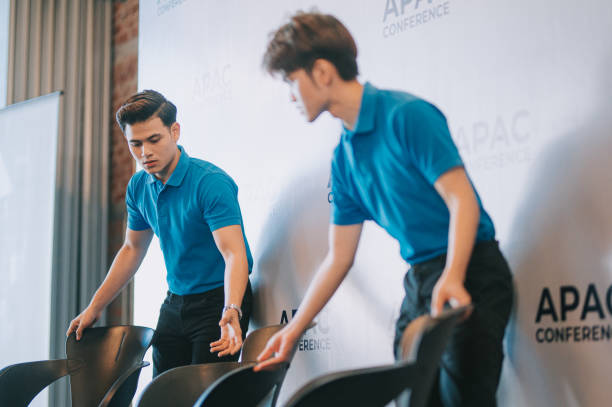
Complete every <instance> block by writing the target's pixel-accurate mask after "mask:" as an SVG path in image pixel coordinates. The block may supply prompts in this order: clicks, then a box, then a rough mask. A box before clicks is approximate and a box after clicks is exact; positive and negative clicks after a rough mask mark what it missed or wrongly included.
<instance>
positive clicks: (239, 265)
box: [224, 254, 249, 307]
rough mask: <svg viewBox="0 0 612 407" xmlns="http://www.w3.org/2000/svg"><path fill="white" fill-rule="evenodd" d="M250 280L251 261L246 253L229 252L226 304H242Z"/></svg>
mask: <svg viewBox="0 0 612 407" xmlns="http://www.w3.org/2000/svg"><path fill="white" fill-rule="evenodd" d="M248 281H249V263H248V260H247V257H246V254H241V255H233V254H229V255H228V256H227V257H226V258H225V276H224V285H225V288H224V292H225V305H229V304H235V305H237V306H239V307H240V306H241V304H242V298H243V297H244V292H245V291H246V287H247V283H248Z"/></svg>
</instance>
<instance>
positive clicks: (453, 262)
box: [444, 191, 480, 281]
mask: <svg viewBox="0 0 612 407" xmlns="http://www.w3.org/2000/svg"><path fill="white" fill-rule="evenodd" d="M469 192H470V193H465V194H462V195H459V196H457V197H455V198H454V199H452V201H451V202H449V205H448V209H449V213H450V221H449V231H448V252H447V256H446V267H445V271H444V272H445V273H446V274H451V275H453V276H454V277H456V278H460V279H461V281H464V280H465V272H466V270H467V266H468V263H469V261H470V257H471V254H472V249H473V248H474V242H475V240H476V233H477V231H478V222H479V219H480V208H479V206H478V202H477V201H476V198H475V197H474V195H473V193H471V191H469Z"/></svg>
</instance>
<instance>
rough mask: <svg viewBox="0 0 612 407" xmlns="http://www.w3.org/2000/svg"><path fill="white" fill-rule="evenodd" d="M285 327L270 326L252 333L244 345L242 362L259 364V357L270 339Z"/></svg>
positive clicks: (241, 356) (241, 355)
mask: <svg viewBox="0 0 612 407" xmlns="http://www.w3.org/2000/svg"><path fill="white" fill-rule="evenodd" d="M284 326H285V325H269V326H264V327H263V328H259V329H256V330H254V331H252V332H250V333H249V334H248V335H247V337H246V339H245V340H244V344H243V345H242V352H241V354H240V361H241V362H257V356H259V354H260V353H261V352H262V351H263V350H264V348H265V347H266V344H267V343H268V339H270V338H271V337H272V335H274V334H275V333H277V332H278V331H280V330H281V329H282V328H283V327H284Z"/></svg>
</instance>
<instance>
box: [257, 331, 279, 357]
mask: <svg viewBox="0 0 612 407" xmlns="http://www.w3.org/2000/svg"><path fill="white" fill-rule="evenodd" d="M275 348H278V346H277V345H276V337H274V336H273V337H272V338H270V340H269V341H268V343H267V344H266V347H265V348H264V350H262V351H261V353H260V354H259V355H258V356H257V361H258V362H262V361H264V360H267V359H269V358H270V357H271V356H272V355H273V354H274V352H275Z"/></svg>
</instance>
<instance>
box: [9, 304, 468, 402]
mask: <svg viewBox="0 0 612 407" xmlns="http://www.w3.org/2000/svg"><path fill="white" fill-rule="evenodd" d="M466 312H469V310H468V309H467V308H460V309H456V310H449V311H446V312H444V313H442V314H441V315H440V316H438V317H435V318H434V317H430V316H427V315H424V316H422V317H420V318H418V319H416V320H415V321H413V322H412V323H411V324H410V325H408V327H407V328H406V330H405V332H404V334H403V337H402V341H401V344H400V347H401V349H400V352H401V355H402V361H400V362H396V363H392V364H388V365H383V366H376V367H371V368H363V369H353V370H345V371H340V372H334V373H330V374H326V375H323V376H320V377H317V378H315V379H313V380H311V381H310V382H308V383H307V384H306V385H304V386H303V387H302V388H301V389H299V390H298V391H297V392H296V393H295V394H294V395H293V396H292V397H291V398H289V400H288V401H287V402H286V403H285V406H286V407H305V406H317V407H326V406H330V407H332V406H334V407H336V406H381V407H382V406H385V405H387V404H388V403H389V402H391V401H392V400H394V399H395V400H396V402H397V404H398V405H400V406H410V407H420V406H424V405H425V404H426V402H427V397H428V395H429V393H430V389H431V386H432V383H433V382H434V378H435V374H436V372H437V369H438V364H439V361H440V358H441V356H442V353H443V351H444V348H445V347H446V344H447V343H448V340H449V338H450V336H451V333H452V330H453V328H454V327H455V325H456V324H457V323H459V321H460V320H461V318H462V317H463V316H464V315H465V314H466ZM281 328H282V325H273V326H267V327H264V328H260V329H257V330H254V331H252V332H251V333H249V335H248V336H247V338H246V340H245V341H244V345H243V347H242V351H241V357H240V361H239V362H222V363H208V364H199V365H189V366H183V367H178V368H175V369H170V370H168V371H166V372H164V373H162V374H161V375H159V376H158V377H156V378H155V379H154V380H153V381H152V382H151V383H149V384H148V386H147V387H146V388H145V389H144V391H143V393H142V395H141V398H140V401H139V403H138V407H160V406H173V407H183V406H184V407H192V406H193V407H201V406H209V407H210V406H221V405H223V406H224V407H225V406H245V407H248V406H253V407H255V406H259V405H261V403H262V401H265V402H266V403H267V404H268V405H269V406H271V407H274V406H275V405H276V403H277V400H278V395H279V392H280V389H281V386H282V383H283V380H284V378H285V375H286V373H287V370H288V369H289V363H287V364H284V365H282V366H279V368H278V369H275V370H270V371H262V372H254V371H253V367H254V366H255V364H256V358H257V355H258V354H259V353H260V352H261V351H262V350H263V348H264V347H265V344H266V343H267V341H268V339H269V338H270V337H271V336H272V335H274V334H275V333H276V332H278V331H279V330H280V329H281ZM152 338H153V330H152V329H150V328H146V327H138V326H114V327H102V328H90V329H87V330H86V331H85V333H84V335H83V337H82V338H81V340H79V341H76V339H75V336H74V333H73V334H72V335H70V336H69V337H68V339H67V340H66V358H65V359H59V360H46V361H38V362H28V363H19V364H16V365H11V366H7V367H6V368H4V369H2V370H0V406H11V407H22V406H24V407H25V406H27V405H28V404H29V403H30V402H31V401H32V400H33V399H34V397H36V395H37V394H38V393H39V392H40V391H42V390H43V389H44V388H45V387H47V386H48V385H49V384H51V383H52V382H54V381H56V380H58V379H59V378H61V377H63V376H69V377H70V389H71V396H72V406H74V407H107V406H108V407H128V406H129V405H130V403H131V402H132V398H133V397H134V394H135V392H136V387H137V384H138V377H139V375H140V370H141V369H142V368H143V367H145V366H147V365H148V364H149V363H148V362H144V361H143V357H144V354H145V352H146V350H147V349H148V347H149V346H150V345H151V340H152Z"/></svg>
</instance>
